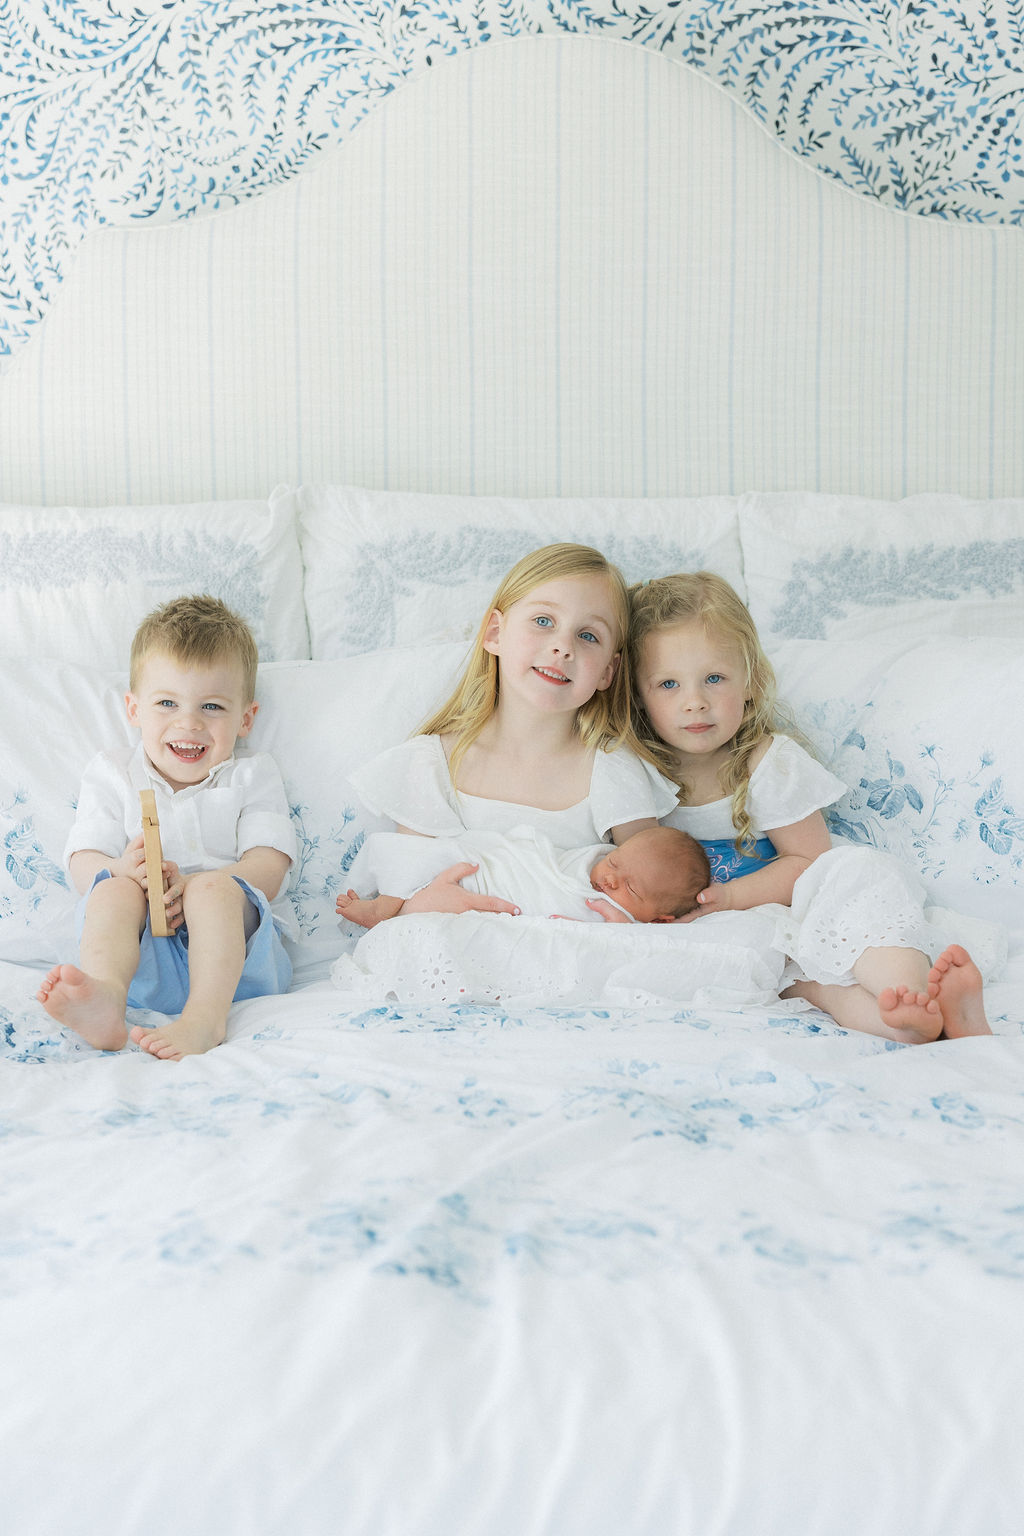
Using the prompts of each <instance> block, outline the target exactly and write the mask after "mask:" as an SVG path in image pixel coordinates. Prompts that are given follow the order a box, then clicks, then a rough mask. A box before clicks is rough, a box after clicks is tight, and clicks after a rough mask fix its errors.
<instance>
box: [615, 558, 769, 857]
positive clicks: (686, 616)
mask: <svg viewBox="0 0 1024 1536" xmlns="http://www.w3.org/2000/svg"><path fill="white" fill-rule="evenodd" d="M629 597H630V620H629V641H628V652H629V661H630V670H631V671H632V672H633V673H634V692H635V695H636V711H635V721H634V724H635V729H636V734H637V737H638V739H639V741H640V747H641V750H642V751H643V753H644V755H645V756H646V757H648V758H649V759H650V761H651V762H653V763H654V764H655V765H656V766H657V767H658V768H660V769H661V771H662V773H664V774H666V775H667V776H668V777H669V778H670V779H676V777H677V774H678V761H677V755H676V753H675V752H674V751H673V749H672V748H671V747H669V746H666V744H665V743H664V742H663V741H662V740H661V738H660V736H658V734H657V732H656V731H655V730H654V727H653V726H652V725H651V722H650V720H649V719H648V717H647V711H646V710H645V709H644V707H643V701H642V699H641V698H640V690H639V688H638V687H636V683H635V673H636V669H637V668H638V667H639V666H640V664H641V663H642V661H643V653H644V646H645V644H646V643H647V640H648V638H649V636H651V635H653V634H654V633H656V632H657V631H658V630H662V629H673V628H675V627H676V626H677V625H682V624H688V623H690V622H691V621H692V620H694V619H697V620H699V621H700V623H701V624H702V625H703V626H704V629H705V631H706V633H707V634H709V635H713V636H714V637H715V638H716V639H718V640H724V641H726V642H727V643H728V644H731V645H735V646H736V648H737V650H738V651H739V653H740V657H741V659H742V664H743V667H744V669H745V672H746V684H745V688H746V692H747V694H748V698H747V702H746V705H745V706H744V710H743V719H742V720H741V722H740V728H739V730H738V731H737V732H736V735H735V736H734V737H733V743H732V752H731V753H730V756H729V758H728V759H727V761H726V763H725V766H724V767H723V768H722V770H721V772H720V773H719V776H718V777H719V783H720V784H721V786H722V792H723V794H725V795H728V796H730V797H731V799H732V822H733V826H734V827H735V828H736V832H737V837H736V846H737V848H738V849H739V850H741V851H744V852H749V851H750V850H751V849H752V848H753V847H754V844H755V842H756V839H755V837H754V834H753V827H752V823H751V820H750V817H749V815H748V814H747V787H748V785H749V783H750V757H751V754H752V752H753V751H754V748H755V747H756V746H757V744H758V742H760V741H762V740H763V738H764V737H765V736H766V735H768V734H770V733H771V732H772V731H774V730H777V729H778V728H779V726H780V725H781V724H783V723H784V722H783V721H782V720H781V718H780V712H779V707H778V699H777V696H776V684H775V673H774V671H773V669H772V664H771V662H770V661H769V660H768V658H767V656H766V655H765V653H764V650H763V649H762V646H761V640H760V637H759V635H758V633H757V628H756V626H755V624H754V621H753V619H752V618H751V617H750V610H749V609H748V608H747V605H746V604H745V603H744V602H743V601H742V600H741V598H740V597H739V596H738V595H737V593H736V592H735V591H734V590H733V588H732V587H731V586H730V585H729V583H728V582H727V581H725V580H724V578H723V577H721V576H716V575H715V574H714V572H713V571H694V572H692V573H686V574H682V575H678V576H660V577H658V578H657V579H656V580H655V581H647V582H641V583H640V584H639V585H637V586H634V587H631V588H630V589H629ZM787 729H789V727H788V723H787ZM677 782H678V781H677ZM679 801H680V804H681V805H685V804H686V791H685V789H683V788H682V786H680V790H679Z"/></svg>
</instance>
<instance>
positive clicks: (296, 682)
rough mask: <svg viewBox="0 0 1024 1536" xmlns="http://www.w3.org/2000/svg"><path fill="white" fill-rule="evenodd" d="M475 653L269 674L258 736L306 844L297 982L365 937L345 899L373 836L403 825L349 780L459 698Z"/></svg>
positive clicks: (297, 912)
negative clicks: (343, 911) (373, 810)
mask: <svg viewBox="0 0 1024 1536" xmlns="http://www.w3.org/2000/svg"><path fill="white" fill-rule="evenodd" d="M465 656H466V646H465V645H464V644H463V643H462V642H459V643H457V644H454V645H453V644H442V645H434V646H415V647H412V648H410V649H408V650H391V651H383V652H370V653H367V654H366V655H364V656H354V657H350V658H349V659H347V660H343V661H329V662H308V663H307V664H306V665H304V666H303V665H296V666H287V665H281V666H268V667H261V668H260V678H259V698H260V706H261V707H260V713H259V714H258V715H257V717H256V725H255V727H254V729H253V731H252V734H251V736H250V737H249V738H248V739H249V742H250V744H251V746H252V749H253V750H254V751H263V752H271V753H273V755H274V758H275V759H276V761H277V764H278V766H279V768H280V769H281V773H282V776H283V778H284V783H285V790H286V791H287V794H288V803H289V807H290V810H291V816H292V821H293V823H294V825H295V832H296V836H297V838H298V845H299V857H298V863H297V866H296V868H295V869H294V870H293V871H292V881H291V885H290V887H289V892H288V894H289V899H290V901H291V904H292V909H293V912H294V919H295V928H296V930H297V940H296V942H295V944H294V946H293V947H292V960H293V963H294V964H295V967H296V971H295V980H296V981H297V982H301V981H303V980H305V979H311V978H312V976H313V975H314V974H317V973H318V968H322V967H323V966H324V965H325V964H327V963H329V962H330V961H332V960H334V959H335V958H336V957H337V956H338V955H339V954H340V953H341V951H342V949H343V948H345V949H350V948H351V947H352V945H353V944H354V943H355V941H356V939H357V938H358V937H359V936H360V934H361V933H362V929H357V928H353V927H352V925H351V924H342V923H341V922H340V920H339V918H338V917H337V915H336V914H335V910H334V903H335V899H336V898H337V895H338V892H339V891H345V890H347V889H348V886H349V881H348V870H349V869H350V868H351V865H352V861H353V859H354V858H355V856H356V854H357V853H358V852H359V849H360V848H361V847H362V845H363V841H364V839H365V837H366V834H367V832H369V831H373V832H377V831H382V830H384V829H385V828H388V827H391V826H392V825H393V824H392V823H391V822H388V821H386V820H384V819H383V818H381V817H377V816H373V815H371V814H370V813H369V812H367V811H366V810H365V809H364V808H363V806H362V803H361V801H360V800H359V799H358V797H357V796H356V794H355V791H354V790H353V789H352V787H351V785H350V784H349V781H348V775H349V774H350V773H351V772H352V771H353V770H354V769H355V768H357V767H359V766H360V765H361V764H363V763H366V762H369V761H370V759H371V758H374V757H376V756H377V754H378V753H379V752H383V751H384V749H385V747H390V746H394V745H395V744H396V743H397V742H399V741H404V740H405V738H406V737H407V736H410V735H411V734H412V733H413V731H415V729H416V727H417V726H418V725H419V724H420V722H421V721H422V720H424V719H425V718H426V716H427V714H428V713H429V712H430V710H431V709H432V708H433V706H434V705H435V704H440V703H441V702H442V700H443V699H444V698H446V697H447V695H448V694H449V693H450V692H451V689H452V687H453V685H454V682H455V677H456V675H457V673H458V671H459V668H460V667H461V665H462V662H463V661H464V659H465ZM319 973H320V974H326V972H325V971H322V970H320V971H319Z"/></svg>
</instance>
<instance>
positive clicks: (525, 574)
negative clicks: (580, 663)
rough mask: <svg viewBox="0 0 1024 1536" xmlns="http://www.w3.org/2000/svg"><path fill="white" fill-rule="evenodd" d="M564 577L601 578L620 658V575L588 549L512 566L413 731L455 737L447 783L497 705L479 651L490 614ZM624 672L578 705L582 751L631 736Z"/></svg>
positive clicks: (542, 554)
mask: <svg viewBox="0 0 1024 1536" xmlns="http://www.w3.org/2000/svg"><path fill="white" fill-rule="evenodd" d="M569 576H603V577H604V578H605V580H606V581H607V583H608V592H609V596H610V597H611V601H612V609H613V613H614V620H615V627H616V631H617V632H616V633H615V634H614V635H613V637H612V638H613V643H614V646H615V650H616V651H617V652H619V653H621V652H622V651H623V650H624V648H625V644H626V632H627V630H628V628H629V597H628V595H627V592H626V583H625V581H624V580H623V578H622V572H621V571H620V570H619V569H618V567H617V566H614V565H612V564H611V562H610V561H608V560H606V559H605V557H604V555H602V554H601V552H600V551H599V550H596V549H591V547H590V546H589V545H588V544H546V545H545V546H544V547H543V548H542V549H535V550H533V551H532V552H531V553H530V554H528V555H524V556H523V558H522V559H521V560H519V561H517V563H516V564H515V565H514V566H513V567H512V569H511V570H510V571H509V572H508V574H507V575H506V576H505V577H504V578H503V579H502V581H501V582H500V584H499V586H498V590H497V591H496V592H495V594H494V597H493V598H492V599H491V602H490V603H489V605H488V608H487V612H486V613H485V614H484V617H483V619H482V621H481V623H480V627H479V629H478V630H477V633H476V638H475V639H474V641H473V645H472V649H471V650H470V653H469V659H468V661H467V662H466V665H465V667H464V669H463V672H462V675H461V677H460V678H459V681H458V683H457V684H456V686H455V690H454V692H453V693H452V694H451V696H450V698H448V699H446V700H445V702H444V703H443V704H442V705H441V707H440V708H439V709H437V710H435V711H434V713H433V714H432V715H431V716H430V718H429V719H428V720H425V721H424V722H423V724H422V725H421V726H420V728H419V732H418V734H419V735H421V736H443V735H447V734H452V735H454V736H455V745H454V747H453V749H452V752H451V756H450V758H449V761H448V767H449V771H450V773H451V779H452V783H453V784H455V785H457V784H458V765H459V763H460V762H461V760H462V758H463V757H464V756H465V754H466V752H467V750H468V748H469V747H470V746H471V745H472V743H473V742H474V741H475V740H476V738H477V737H478V736H479V734H480V732H481V731H482V730H483V728H484V726H485V725H486V724H487V722H488V720H489V719H490V718H491V716H492V715H493V713H494V711H495V709H496V708H497V704H498V683H499V678H498V658H497V656H494V655H492V654H491V652H490V651H487V650H485V649H484V637H485V635H486V633H487V627H488V625H489V624H490V622H491V614H492V613H493V612H494V610H495V609H497V610H498V612H499V613H507V611H508V610H509V608H511V607H512V605H513V603H518V602H521V601H522V599H523V598H524V597H528V596H529V594H530V593H531V592H532V591H533V590H534V588H535V587H539V586H541V585H542V584H543V583H544V582H547V581H560V580H563V579H564V578H566V577H569ZM631 694H632V688H631V683H630V677H629V668H628V667H627V666H626V665H625V664H624V660H623V661H622V662H620V664H619V666H618V667H617V668H616V669H615V676H614V677H613V678H612V680H611V683H610V684H609V686H608V687H607V688H606V689H605V690H604V691H603V692H599V693H595V694H594V696H593V698H591V699H589V700H588V701H587V703H586V704H584V705H582V706H581V707H580V709H579V710H578V711H577V713H576V720H575V728H576V731H577V733H578V735H579V737H580V740H581V741H582V742H583V743H584V745H586V746H588V747H589V746H595V747H602V748H603V749H604V750H605V751H610V750H611V749H612V748H613V747H617V746H620V745H621V744H622V743H623V742H624V741H626V740H630V739H631V737H632V731H631V725H630V713H631V712H630V705H631Z"/></svg>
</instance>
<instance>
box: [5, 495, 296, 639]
mask: <svg viewBox="0 0 1024 1536" xmlns="http://www.w3.org/2000/svg"><path fill="white" fill-rule="evenodd" d="M184 592H212V593H213V594H214V595H215V596H216V597H220V598H223V600H224V601H225V602H226V603H227V604H228V605H229V606H230V607H231V608H233V609H234V610H235V611H236V612H237V613H240V614H241V615H242V617H243V618H244V619H245V620H246V621H247V622H248V624H249V626H250V628H251V629H252V631H253V634H254V635H255V637H256V644H257V647H258V649H259V653H260V657H261V659H262V660H265V661H284V660H288V659H292V658H295V659H298V658H301V657H306V656H308V655H309V638H308V635H307V632H306V617H305V612H304V608H303V601H302V561H301V557H300V554H299V544H298V537H297V534H296V531H295V523H294V519H293V518H292V517H291V515H290V514H289V513H288V512H287V511H286V510H283V509H280V508H272V507H270V506H269V505H268V503H267V502H266V501H213V502H199V503H195V504H190V505H188V506H166V507H134V508H128V507H107V508H78V507H53V508H47V507H13V506H2V507H0V598H2V601H0V656H53V657H59V658H61V659H62V660H66V661H76V662H82V663H85V664H87V665H89V666H96V667H110V668H118V667H124V666H125V665H126V664H127V658H128V648H129V646H130V644H131V639H132V635H133V634H134V633H135V629H136V626H137V625H138V622H139V620H140V619H141V618H142V617H143V616H144V615H145V614H147V613H148V612H149V611H150V610H151V609H152V608H155V607H156V605H157V604H158V603H162V602H165V601H166V600H167V599H168V598H171V597H176V596H178V595H179V594H180V593H184Z"/></svg>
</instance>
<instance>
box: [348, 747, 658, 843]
mask: <svg viewBox="0 0 1024 1536" xmlns="http://www.w3.org/2000/svg"><path fill="white" fill-rule="evenodd" d="M352 783H353V785H354V786H355V789H356V790H357V792H358V794H359V796H360V798H361V799H362V800H363V802H364V804H365V805H366V806H367V807H368V808H369V809H370V810H371V811H374V812H376V814H377V815H379V816H390V817H391V819H392V821H395V822H397V823H398V824H399V825H400V826H403V827H408V828H409V830H410V831H411V832H420V833H422V834H423V835H424V836H426V837H457V836H458V834H459V833H460V832H466V831H471V832H472V831H486V832H511V831H512V830H513V829H514V828H515V827H523V826H530V827H534V828H535V829H536V831H538V832H542V833H543V834H544V836H545V837H547V838H550V840H551V842H552V843H553V844H554V846H555V847H556V848H583V847H586V846H587V845H588V844H590V843H604V842H608V841H609V838H610V833H611V829H612V827H619V826H624V825H625V824H626V823H627V822H631V821H640V820H642V819H644V818H647V817H653V818H654V819H655V820H659V819H660V818H661V817H663V816H664V815H665V814H666V812H667V811H669V810H670V809H671V808H672V806H673V805H675V803H676V790H675V785H674V784H672V783H671V782H670V780H668V779H666V778H665V777H664V776H663V775H662V774H660V773H659V772H658V770H657V769H656V768H652V767H651V765H650V764H649V763H645V762H643V761H642V760H641V759H640V758H639V757H637V756H636V754H635V753H634V752H630V751H629V750H628V749H627V748H624V747H623V748H620V749H619V751H617V752H595V754H594V766H593V770H592V772H591V777H590V790H589V792H588V794H587V797H586V799H585V800H579V801H577V803H576V804H575V805H571V806H568V807H567V808H566V809H565V810H560V811H545V810H540V809H538V807H536V806H533V805H519V804H517V803H515V802H514V801H511V800H487V799H482V798H480V797H479V796H477V795H466V794H463V793H462V792H461V791H457V790H456V789H455V786H454V785H453V784H452V780H451V774H450V773H449V772H448V759H447V758H446V757H445V752H444V746H443V745H442V742H441V738H440V736H413V737H411V738H410V739H409V740H408V741H403V742H400V743H399V744H398V746H396V747H389V748H388V750H387V751H386V752H382V753H381V754H380V755H379V756H378V757H375V758H374V759H373V761H372V762H370V763H367V764H365V765H364V766H363V767H362V768H360V769H358V770H357V771H356V772H355V773H354V774H353V775H352Z"/></svg>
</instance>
